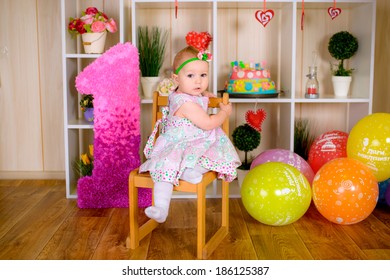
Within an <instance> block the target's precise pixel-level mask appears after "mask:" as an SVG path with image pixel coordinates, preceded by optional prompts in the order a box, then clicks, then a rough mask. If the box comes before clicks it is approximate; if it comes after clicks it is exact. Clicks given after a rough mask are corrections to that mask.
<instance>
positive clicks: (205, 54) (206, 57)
mask: <svg viewBox="0 0 390 280" xmlns="http://www.w3.org/2000/svg"><path fill="white" fill-rule="evenodd" d="M211 59H212V55H211V53H210V52H209V51H200V52H199V53H198V56H197V57H193V58H190V59H187V60H186V61H184V62H183V63H182V64H181V65H180V66H179V67H178V68H177V69H176V71H175V74H176V75H177V74H179V71H180V70H181V69H182V68H183V67H184V66H185V65H186V64H187V63H190V62H192V61H195V60H203V61H207V62H209V61H211Z"/></svg>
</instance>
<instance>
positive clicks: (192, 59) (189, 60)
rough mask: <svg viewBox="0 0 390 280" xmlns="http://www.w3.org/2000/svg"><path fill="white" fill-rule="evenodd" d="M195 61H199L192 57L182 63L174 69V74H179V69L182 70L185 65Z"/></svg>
mask: <svg viewBox="0 0 390 280" xmlns="http://www.w3.org/2000/svg"><path fill="white" fill-rule="evenodd" d="M195 60H199V58H197V57H193V58H190V59H187V60H186V61H184V62H183V63H182V64H181V65H180V66H179V67H178V68H177V69H176V72H175V74H176V75H177V74H179V71H180V70H181V68H183V67H184V66H185V65H186V64H188V63H190V62H191V61H195Z"/></svg>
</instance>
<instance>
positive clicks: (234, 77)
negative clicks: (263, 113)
mask: <svg viewBox="0 0 390 280" xmlns="http://www.w3.org/2000/svg"><path fill="white" fill-rule="evenodd" d="M231 65H232V71H231V73H230V77H229V81H228V82H227V85H226V91H227V92H228V93H229V96H231V97H238V98H240V97H242V98H244V97H249V98H250V97H253V98H255V97H276V96H278V91H277V90H276V89H275V82H274V81H272V80H271V74H270V71H269V70H268V69H264V68H263V67H262V65H260V63H249V64H245V63H243V62H242V61H240V62H237V61H233V62H232V63H231Z"/></svg>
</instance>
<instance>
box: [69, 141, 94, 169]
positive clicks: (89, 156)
mask: <svg viewBox="0 0 390 280" xmlns="http://www.w3.org/2000/svg"><path fill="white" fill-rule="evenodd" d="M88 148H89V153H85V154H81V155H80V158H79V159H77V160H75V162H74V165H73V168H74V171H75V172H76V174H78V176H79V177H84V176H91V175H92V170H93V144H91V145H89V146H88Z"/></svg>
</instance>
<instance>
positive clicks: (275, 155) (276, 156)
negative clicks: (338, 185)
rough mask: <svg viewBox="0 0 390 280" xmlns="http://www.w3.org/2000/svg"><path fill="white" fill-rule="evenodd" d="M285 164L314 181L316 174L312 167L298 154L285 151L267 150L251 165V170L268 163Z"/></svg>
mask: <svg viewBox="0 0 390 280" xmlns="http://www.w3.org/2000/svg"><path fill="white" fill-rule="evenodd" d="M271 161H272V162H284V163H287V164H289V165H291V166H293V167H295V168H296V169H298V170H299V171H300V172H301V173H302V174H303V175H304V176H305V177H306V179H307V180H308V181H309V183H310V184H311V182H312V181H313V178H314V172H313V170H312V168H311V167H310V165H309V164H308V163H307V162H306V161H305V160H304V159H303V158H302V157H301V156H300V155H298V154H296V153H294V152H292V151H290V150H284V149H272V150H267V151H264V152H262V153H261V154H259V155H258V156H257V157H256V158H255V159H254V160H253V161H252V164H251V167H250V169H252V168H254V167H255V166H257V165H259V164H262V163H266V162H271Z"/></svg>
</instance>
